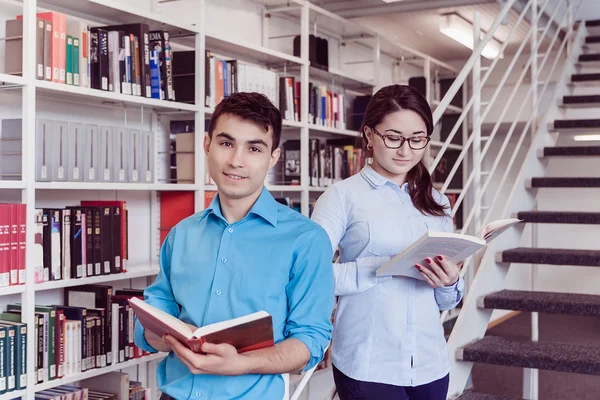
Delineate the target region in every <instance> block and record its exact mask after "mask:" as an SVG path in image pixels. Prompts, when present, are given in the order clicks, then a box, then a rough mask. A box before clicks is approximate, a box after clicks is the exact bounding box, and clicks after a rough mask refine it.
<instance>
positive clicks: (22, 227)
mask: <svg viewBox="0 0 600 400" xmlns="http://www.w3.org/2000/svg"><path fill="white" fill-rule="evenodd" d="M18 222H19V272H18V281H19V285H23V284H25V265H26V258H25V254H26V251H25V249H26V243H27V235H26V230H27V204H19V219H18Z"/></svg>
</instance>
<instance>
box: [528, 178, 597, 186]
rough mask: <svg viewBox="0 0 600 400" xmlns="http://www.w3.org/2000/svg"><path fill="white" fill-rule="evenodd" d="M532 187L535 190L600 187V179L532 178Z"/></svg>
mask: <svg viewBox="0 0 600 400" xmlns="http://www.w3.org/2000/svg"><path fill="white" fill-rule="evenodd" d="M531 186H532V187H534V188H540V187H546V188H549V187H556V188H564V187H579V188H586V187H600V178H589V177H560V178H554V177H544V178H532V179H531Z"/></svg>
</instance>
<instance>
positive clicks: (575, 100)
mask: <svg viewBox="0 0 600 400" xmlns="http://www.w3.org/2000/svg"><path fill="white" fill-rule="evenodd" d="M598 104H600V95H585V96H563V99H562V103H561V105H562V106H588V107H589V106H597V105H598Z"/></svg>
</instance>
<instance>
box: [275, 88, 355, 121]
mask: <svg viewBox="0 0 600 400" xmlns="http://www.w3.org/2000/svg"><path fill="white" fill-rule="evenodd" d="M275 104H278V105H279V110H280V111H281V114H282V116H283V118H285V119H287V120H290V121H301V115H302V109H301V104H302V88H301V82H300V81H299V80H297V79H296V78H295V77H281V78H279V103H275ZM308 122H309V123H310V124H313V125H317V126H323V127H327V128H337V129H346V96H345V95H344V94H343V93H337V92H334V91H333V90H329V89H328V87H327V86H326V85H319V84H317V83H313V82H309V83H308Z"/></svg>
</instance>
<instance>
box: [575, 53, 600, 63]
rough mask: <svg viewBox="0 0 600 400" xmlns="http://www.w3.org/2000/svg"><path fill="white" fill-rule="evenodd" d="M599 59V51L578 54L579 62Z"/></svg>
mask: <svg viewBox="0 0 600 400" xmlns="http://www.w3.org/2000/svg"><path fill="white" fill-rule="evenodd" d="M589 61H600V53H593V54H582V55H580V56H579V62H589Z"/></svg>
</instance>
